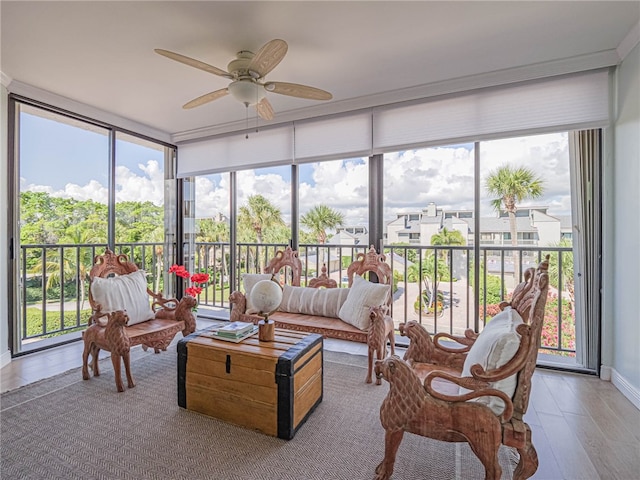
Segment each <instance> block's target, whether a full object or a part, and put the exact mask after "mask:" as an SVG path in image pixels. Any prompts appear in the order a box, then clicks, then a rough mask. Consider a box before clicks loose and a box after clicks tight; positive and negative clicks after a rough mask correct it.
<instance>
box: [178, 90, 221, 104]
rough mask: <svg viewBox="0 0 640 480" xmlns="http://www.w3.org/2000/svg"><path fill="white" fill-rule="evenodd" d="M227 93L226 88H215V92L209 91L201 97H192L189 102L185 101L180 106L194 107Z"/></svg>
mask: <svg viewBox="0 0 640 480" xmlns="http://www.w3.org/2000/svg"><path fill="white" fill-rule="evenodd" d="M228 94H229V90H228V89H227V88H221V89H220V90H216V91H215V92H210V93H207V94H205V95H202V96H201V97H198V98H194V99H193V100H191V101H190V102H187V103H185V104H184V105H183V106H182V108H184V109H189V108H194V107H199V106H200V105H204V104H205V103H209V102H213V101H214V100H217V99H219V98H222V97H224V96H225V95H228Z"/></svg>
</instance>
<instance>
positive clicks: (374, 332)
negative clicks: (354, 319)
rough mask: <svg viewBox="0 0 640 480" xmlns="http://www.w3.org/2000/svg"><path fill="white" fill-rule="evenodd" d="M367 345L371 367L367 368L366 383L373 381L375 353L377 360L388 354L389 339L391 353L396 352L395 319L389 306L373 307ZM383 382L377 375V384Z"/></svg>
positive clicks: (370, 314)
mask: <svg viewBox="0 0 640 480" xmlns="http://www.w3.org/2000/svg"><path fill="white" fill-rule="evenodd" d="M369 318H370V319H371V326H370V327H369V332H368V337H367V346H368V351H369V368H368V369H367V378H366V379H365V381H366V383H371V376H372V375H373V355H374V354H375V356H376V360H382V359H384V358H385V357H386V356H387V340H389V343H390V344H391V355H393V354H395V336H394V329H395V326H394V324H393V319H392V318H391V317H390V316H389V315H387V307H386V306H384V307H382V306H379V307H371V310H370V313H369ZM380 384H382V381H381V380H380V377H378V376H376V385H380Z"/></svg>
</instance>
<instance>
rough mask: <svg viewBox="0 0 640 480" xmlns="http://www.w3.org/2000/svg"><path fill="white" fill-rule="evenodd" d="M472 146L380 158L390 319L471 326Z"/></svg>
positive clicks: (432, 326)
mask: <svg viewBox="0 0 640 480" xmlns="http://www.w3.org/2000/svg"><path fill="white" fill-rule="evenodd" d="M474 188H475V186H474V146H473V144H465V145H451V146H444V147H434V148H424V149H419V150H407V151H403V152H396V153H391V154H386V155H385V156H384V194H383V204H384V222H385V232H386V233H385V245H386V247H387V248H385V253H386V254H387V256H388V257H389V258H388V261H389V262H390V263H391V266H392V268H393V272H394V290H395V293H394V303H393V318H394V321H395V322H396V323H400V322H405V321H408V320H416V321H418V322H420V323H422V324H423V325H424V326H425V328H427V330H429V331H430V332H440V331H446V332H453V333H456V334H460V333H462V332H463V331H464V330H465V329H466V328H470V327H473V320H474V318H475V316H474V313H473V308H474V304H473V297H472V295H471V290H470V285H471V283H470V282H471V279H470V269H469V266H470V264H471V262H472V253H473V251H472V250H471V249H472V246H473V224H474V217H475V212H474Z"/></svg>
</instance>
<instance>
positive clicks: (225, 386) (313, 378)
mask: <svg viewBox="0 0 640 480" xmlns="http://www.w3.org/2000/svg"><path fill="white" fill-rule="evenodd" d="M208 333H209V332H208V331H207V330H202V331H198V332H195V333H193V334H191V335H189V336H187V337H185V338H183V339H182V340H180V342H179V343H178V405H180V406H181V407H183V408H186V409H187V410H193V411H196V412H200V413H204V414H206V415H210V416H212V417H216V418H219V419H221V420H225V421H227V422H230V423H234V424H236V425H240V426H243V427H247V428H251V429H255V430H258V431H260V432H262V433H265V434H267V435H272V436H276V437H279V438H283V439H286V440H290V439H291V438H293V436H294V435H295V433H296V432H297V430H298V428H300V426H301V425H302V424H303V423H304V422H305V420H306V419H307V418H308V417H309V415H311V413H312V412H313V410H314V409H315V408H316V406H318V404H319V403H320V402H321V401H322V393H323V373H322V361H323V357H322V347H323V342H322V336H321V335H318V334H315V333H303V332H294V331H290V330H283V329H276V331H275V340H274V341H273V342H261V341H259V340H258V336H257V335H254V336H253V337H249V338H247V339H245V340H243V341H241V342H239V343H232V342H226V341H223V340H218V339H215V338H211V337H210V336H208Z"/></svg>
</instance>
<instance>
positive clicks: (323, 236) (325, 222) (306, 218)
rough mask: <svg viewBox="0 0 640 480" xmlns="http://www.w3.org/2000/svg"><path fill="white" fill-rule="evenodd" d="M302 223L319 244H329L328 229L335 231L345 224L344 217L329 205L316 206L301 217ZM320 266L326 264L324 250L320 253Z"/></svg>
mask: <svg viewBox="0 0 640 480" xmlns="http://www.w3.org/2000/svg"><path fill="white" fill-rule="evenodd" d="M300 223H302V224H303V225H304V226H305V227H307V228H308V229H309V230H311V233H312V234H313V235H315V237H316V238H317V240H318V243H320V244H323V245H324V244H325V243H326V242H327V229H334V228H336V227H338V226H340V225H342V224H343V223H344V215H343V214H342V213H340V212H338V211H337V210H334V209H333V208H331V207H329V206H327V205H316V206H315V207H313V208H311V210H309V211H308V212H307V213H305V214H304V215H303V216H302V217H300ZM320 254H321V257H320V259H319V260H320V264H321V265H322V264H324V250H321V251H320Z"/></svg>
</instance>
